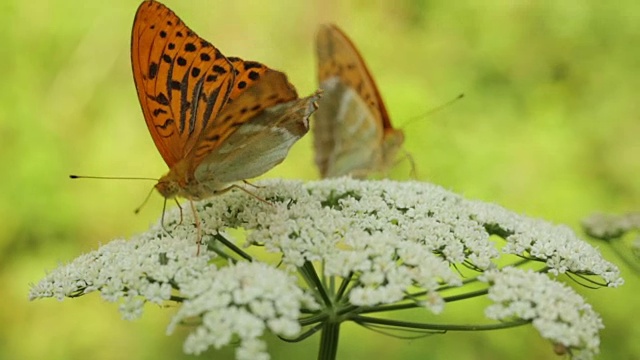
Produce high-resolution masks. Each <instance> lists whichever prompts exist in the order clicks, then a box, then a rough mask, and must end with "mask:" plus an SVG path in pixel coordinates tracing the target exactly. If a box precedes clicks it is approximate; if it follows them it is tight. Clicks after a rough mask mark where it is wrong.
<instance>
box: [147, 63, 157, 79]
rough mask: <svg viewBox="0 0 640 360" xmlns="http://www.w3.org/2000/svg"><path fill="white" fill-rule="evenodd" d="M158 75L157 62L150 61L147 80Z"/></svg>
mask: <svg viewBox="0 0 640 360" xmlns="http://www.w3.org/2000/svg"><path fill="white" fill-rule="evenodd" d="M157 75H158V64H157V63H154V62H152V63H151V64H149V73H148V76H149V80H153V79H155V78H156V76H157Z"/></svg>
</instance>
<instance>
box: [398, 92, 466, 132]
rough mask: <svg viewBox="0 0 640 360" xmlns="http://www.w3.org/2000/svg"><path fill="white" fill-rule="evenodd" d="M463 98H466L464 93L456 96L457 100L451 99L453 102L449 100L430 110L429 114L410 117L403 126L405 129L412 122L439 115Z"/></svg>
mask: <svg viewBox="0 0 640 360" xmlns="http://www.w3.org/2000/svg"><path fill="white" fill-rule="evenodd" d="M462 98H464V93H462V94H459V95H458V96H456V97H455V98H453V99H451V100H449V101H447V102H445V103H444V104H442V105H438V106H436V107H435V108H433V109H430V110H428V111H427V112H425V113H422V114H420V115H417V116H413V117H410V118H409V120H407V121H405V122H404V123H403V124H402V127H403V128H405V127H406V126H407V125H408V124H410V123H412V122H414V121H418V120H420V119H423V118H425V117H427V116H430V115H433V114H435V113H437V112H439V111H441V110H443V109H445V108H447V107H449V106H450V105H451V104H453V103H455V102H457V101H458V100H461V99H462Z"/></svg>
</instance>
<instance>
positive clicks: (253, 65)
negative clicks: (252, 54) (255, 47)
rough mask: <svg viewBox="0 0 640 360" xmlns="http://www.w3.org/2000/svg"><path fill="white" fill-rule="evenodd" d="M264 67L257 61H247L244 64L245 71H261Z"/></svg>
mask: <svg viewBox="0 0 640 360" xmlns="http://www.w3.org/2000/svg"><path fill="white" fill-rule="evenodd" d="M262 67H263V65H262V64H260V63H259V62H255V61H245V62H244V69H245V70H251V69H261V68H262Z"/></svg>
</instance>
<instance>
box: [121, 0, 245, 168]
mask: <svg viewBox="0 0 640 360" xmlns="http://www.w3.org/2000/svg"><path fill="white" fill-rule="evenodd" d="M131 63H132V67H133V77H134V81H135V85H136V90H137V93H138V99H139V100H140V105H141V107H142V112H143V113H144V118H145V121H146V123H147V127H148V128H149V132H150V133H151V137H152V138H153V141H154V143H155V144H156V147H157V148H158V151H159V152H160V154H161V155H162V157H163V159H164V160H165V162H166V163H167V165H168V166H169V168H172V167H173V165H175V164H176V163H177V162H178V161H180V160H181V159H183V158H184V157H185V156H186V155H187V154H188V153H189V152H190V151H191V150H192V148H193V146H194V145H195V143H196V142H197V141H198V139H199V138H200V135H201V133H202V131H203V129H205V128H207V126H208V124H209V122H210V121H211V119H214V118H215V117H216V115H217V114H218V113H219V112H220V110H221V109H222V107H223V106H224V105H225V104H226V103H227V101H228V99H229V96H230V95H231V93H232V91H233V84H234V79H235V71H234V67H233V65H232V64H231V62H230V61H229V60H227V58H225V57H224V56H223V55H222V54H221V53H220V51H218V49H216V48H215V47H214V46H213V45H211V44H210V43H209V42H207V41H206V40H204V39H202V38H200V37H199V36H198V35H197V34H196V33H194V32H193V31H192V30H191V29H189V28H188V27H187V26H186V25H185V24H184V23H183V22H182V20H180V18H178V16H177V15H176V14H175V13H173V12H172V11H171V10H170V9H169V8H167V7H166V6H164V5H162V4H161V3H159V2H156V1H144V2H143V3H142V4H141V5H140V7H139V8H138V11H137V13H136V17H135V20H134V23H133V31H132V35H131Z"/></svg>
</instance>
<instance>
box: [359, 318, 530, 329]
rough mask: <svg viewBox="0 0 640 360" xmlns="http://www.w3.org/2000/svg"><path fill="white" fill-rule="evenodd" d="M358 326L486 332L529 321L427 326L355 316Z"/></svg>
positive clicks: (520, 324) (424, 324) (528, 321)
mask: <svg viewBox="0 0 640 360" xmlns="http://www.w3.org/2000/svg"><path fill="white" fill-rule="evenodd" d="M351 320H353V321H354V322H356V323H357V324H359V325H362V326H366V325H369V324H376V325H385V326H394V327H398V328H404V329H422V330H437V331H486V330H500V329H508V328H512V327H517V326H522V325H526V324H529V323H530V322H531V321H530V320H517V321H511V322H505V323H499V324H489V325H442V324H427V323H414V322H409V321H398V320H390V319H379V318H374V317H369V316H361V315H356V316H354V317H352V318H351Z"/></svg>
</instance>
